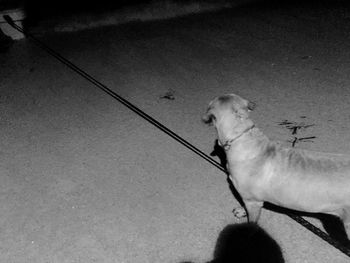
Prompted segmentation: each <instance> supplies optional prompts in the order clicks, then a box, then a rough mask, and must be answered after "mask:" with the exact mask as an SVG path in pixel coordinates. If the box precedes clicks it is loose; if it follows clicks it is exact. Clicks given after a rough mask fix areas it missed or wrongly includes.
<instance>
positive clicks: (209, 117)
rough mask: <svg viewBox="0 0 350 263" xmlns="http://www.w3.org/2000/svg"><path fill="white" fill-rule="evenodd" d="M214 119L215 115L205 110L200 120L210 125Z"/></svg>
mask: <svg viewBox="0 0 350 263" xmlns="http://www.w3.org/2000/svg"><path fill="white" fill-rule="evenodd" d="M214 120H215V116H214V114H213V113H211V112H210V111H207V112H206V113H205V114H204V115H203V116H202V121H203V122H204V123H205V124H208V125H211V124H213V121H214Z"/></svg>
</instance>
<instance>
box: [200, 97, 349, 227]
mask: <svg viewBox="0 0 350 263" xmlns="http://www.w3.org/2000/svg"><path fill="white" fill-rule="evenodd" d="M254 108H255V104H254V103H252V102H250V101H248V100H246V99H243V98H241V97H240V96H238V95H235V94H227V95H223V96H219V97H216V98H214V99H213V100H212V101H211V102H210V103H209V106H208V109H207V111H206V113H205V115H204V116H203V118H202V119H203V121H204V122H205V123H207V124H212V125H213V126H214V127H215V129H216V131H217V135H218V143H219V145H221V147H223V149H224V150H225V153H226V159H227V170H228V173H229V178H230V180H231V181H232V183H233V185H234V187H235V188H236V190H237V191H238V193H239V194H240V196H241V198H242V200H243V202H244V205H245V211H246V214H247V216H248V221H249V222H257V221H258V219H259V216H260V213H261V208H262V206H263V203H264V202H269V203H272V204H274V205H277V206H280V207H284V208H288V209H292V210H296V211H301V212H308V213H324V214H330V215H333V216H337V217H339V218H340V219H341V220H342V221H343V223H344V225H345V226H349V224H350V156H347V155H341V154H328V153H320V152H313V151H307V150H301V149H295V148H288V147H284V146H282V145H280V144H278V143H276V142H273V141H271V140H269V139H268V138H267V137H266V136H265V135H264V134H263V133H262V132H261V131H260V130H259V129H258V128H257V127H256V126H255V125H254V123H253V121H252V120H251V119H250V118H249V113H250V111H252V110H253V109H254Z"/></svg>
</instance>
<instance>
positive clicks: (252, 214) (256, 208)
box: [244, 201, 264, 223]
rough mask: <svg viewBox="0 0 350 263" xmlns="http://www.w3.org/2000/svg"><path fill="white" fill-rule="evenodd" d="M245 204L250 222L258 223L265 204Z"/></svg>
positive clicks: (249, 202) (255, 202) (245, 202)
mask: <svg viewBox="0 0 350 263" xmlns="http://www.w3.org/2000/svg"><path fill="white" fill-rule="evenodd" d="M244 204H245V208H246V210H247V214H248V221H249V222H255V223H257V222H258V220H259V217H260V213H261V208H262V206H263V204H264V203H263V202H257V201H244Z"/></svg>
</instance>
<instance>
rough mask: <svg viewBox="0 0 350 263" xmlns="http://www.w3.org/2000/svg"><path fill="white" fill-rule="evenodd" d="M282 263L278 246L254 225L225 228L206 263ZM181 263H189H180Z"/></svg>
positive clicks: (247, 224) (245, 224) (237, 225)
mask: <svg viewBox="0 0 350 263" xmlns="http://www.w3.org/2000/svg"><path fill="white" fill-rule="evenodd" d="M232 262H245V263H261V262H264V263H284V262H285V261H284V259H283V254H282V251H281V248H280V246H279V245H278V244H277V242H276V241H275V240H274V239H273V238H272V237H271V236H270V235H269V234H267V232H266V231H265V230H264V229H262V228H261V227H259V226H258V225H257V224H254V223H241V224H232V225H228V226H226V227H225V228H224V229H223V230H222V231H221V232H220V234H219V237H218V239H217V242H216V246H215V249H214V253H213V259H212V260H211V261H209V262H207V263H232ZM181 263H191V262H189V261H187V262H181Z"/></svg>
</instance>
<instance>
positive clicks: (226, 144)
mask: <svg viewBox="0 0 350 263" xmlns="http://www.w3.org/2000/svg"><path fill="white" fill-rule="evenodd" d="M253 128H255V125H254V124H253V125H252V126H250V127H247V128H246V129H245V130H244V131H243V132H242V133H241V134H239V135H238V136H236V137H235V138H232V139H228V140H226V141H225V142H224V143H222V142H221V143H220V144H221V147H222V148H224V150H225V151H226V152H227V151H229V150H230V148H231V145H232V144H233V143H234V142H235V141H236V140H238V139H239V138H240V137H241V136H243V135H245V134H246V133H248V132H250V131H251V130H252V129H253Z"/></svg>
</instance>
